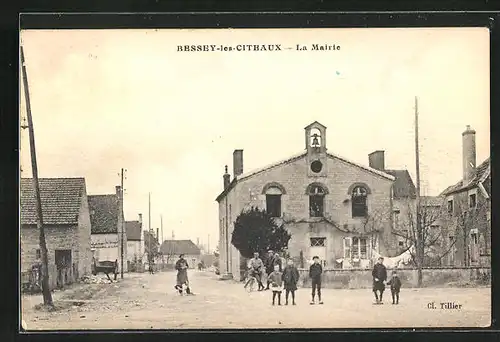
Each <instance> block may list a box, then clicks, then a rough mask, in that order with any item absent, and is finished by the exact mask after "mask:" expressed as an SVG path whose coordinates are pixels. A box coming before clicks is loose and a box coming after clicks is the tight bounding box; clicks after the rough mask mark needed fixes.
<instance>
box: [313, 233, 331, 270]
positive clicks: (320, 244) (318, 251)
mask: <svg viewBox="0 0 500 342" xmlns="http://www.w3.org/2000/svg"><path fill="white" fill-rule="evenodd" d="M315 256H317V257H319V260H320V263H321V265H323V266H326V264H327V254H326V238H325V237H312V238H310V246H309V260H310V261H311V262H312V259H313V258H314V257H315Z"/></svg>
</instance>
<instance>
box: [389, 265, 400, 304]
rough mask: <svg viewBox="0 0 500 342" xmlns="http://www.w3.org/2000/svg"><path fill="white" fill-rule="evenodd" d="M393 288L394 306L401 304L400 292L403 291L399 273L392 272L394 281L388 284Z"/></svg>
mask: <svg viewBox="0 0 500 342" xmlns="http://www.w3.org/2000/svg"><path fill="white" fill-rule="evenodd" d="M387 285H390V286H391V294H392V304H399V290H400V289H401V280H400V279H399V277H398V275H397V272H396V271H395V270H394V271H392V279H391V280H389V281H388V282H387Z"/></svg>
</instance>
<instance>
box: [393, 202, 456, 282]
mask: <svg viewBox="0 0 500 342" xmlns="http://www.w3.org/2000/svg"><path fill="white" fill-rule="evenodd" d="M431 201H432V202H431ZM443 204H444V203H443V199H442V198H437V199H434V200H431V199H430V198H425V197H421V200H420V205H419V207H418V208H417V205H416V203H414V202H413V201H412V200H409V201H407V202H406V203H405V210H404V215H403V217H402V219H401V220H399V218H398V219H397V221H396V222H395V224H394V225H393V230H392V233H393V234H394V235H396V236H399V237H401V238H402V239H403V249H404V250H405V251H409V252H410V254H411V258H412V263H413V264H414V265H415V266H416V267H417V272H418V284H419V286H422V280H423V276H422V268H423V267H425V266H428V265H431V264H433V263H438V264H441V260H442V259H443V258H444V257H445V256H446V255H448V253H449V251H450V250H451V248H452V247H453V246H450V245H446V243H445V242H446V237H445V235H446V234H445V233H446V231H445V229H443V227H442V222H441V219H442V218H443V215H444V205H443ZM395 220H396V219H395ZM417 220H420V224H417ZM412 247H413V248H412Z"/></svg>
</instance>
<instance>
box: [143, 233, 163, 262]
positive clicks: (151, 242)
mask: <svg viewBox="0 0 500 342" xmlns="http://www.w3.org/2000/svg"><path fill="white" fill-rule="evenodd" d="M143 237H144V257H143V258H142V262H144V263H147V262H148V261H149V259H148V258H149V255H150V254H151V255H153V256H154V258H155V259H154V261H155V262H159V261H160V259H159V258H158V252H159V251H160V243H159V242H158V238H157V237H156V235H155V233H154V231H153V230H150V231H147V230H145V231H143Z"/></svg>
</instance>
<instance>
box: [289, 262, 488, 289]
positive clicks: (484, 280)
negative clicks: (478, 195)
mask: <svg viewBox="0 0 500 342" xmlns="http://www.w3.org/2000/svg"><path fill="white" fill-rule="evenodd" d="M299 273H300V281H299V284H298V285H299V287H310V286H311V282H310V279H309V270H308V269H299ZM387 273H388V276H390V275H391V270H387ZM422 275H423V286H424V287H445V286H454V285H455V286H460V285H464V284H466V283H475V284H483V285H489V284H491V269H490V268H481V267H463V268H447V267H442V268H424V269H423V270H422ZM398 276H399V278H400V279H401V282H402V287H403V288H413V287H417V285H418V272H417V270H416V269H405V268H400V269H398ZM322 286H323V287H325V288H334V289H365V288H366V289H368V288H371V287H372V275H371V270H367V269H346V270H332V269H324V270H323V278H322Z"/></svg>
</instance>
